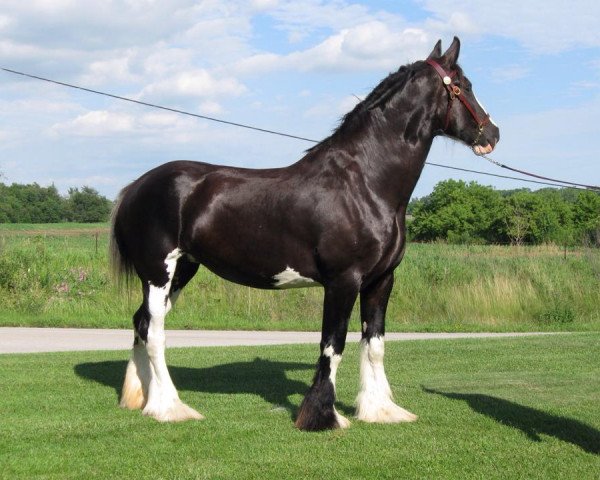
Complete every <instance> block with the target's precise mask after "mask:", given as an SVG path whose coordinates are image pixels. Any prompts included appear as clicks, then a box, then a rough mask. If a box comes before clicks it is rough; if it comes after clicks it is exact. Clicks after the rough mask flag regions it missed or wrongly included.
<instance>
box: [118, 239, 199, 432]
mask: <svg viewBox="0 0 600 480" xmlns="http://www.w3.org/2000/svg"><path fill="white" fill-rule="evenodd" d="M180 258H181V260H180ZM164 265H165V271H166V277H167V279H166V282H164V281H156V283H154V282H153V281H152V280H149V281H145V282H143V291H144V302H143V304H142V306H141V307H140V308H139V309H138V311H137V312H136V314H135V315H134V324H135V329H136V338H135V342H134V347H133V354H132V358H131V360H130V361H129V364H128V367H127V373H126V376H125V383H124V386H123V395H122V397H121V406H123V407H126V408H143V413H144V415H149V416H152V417H154V418H155V419H157V420H159V421H181V420H187V419H200V418H202V416H201V415H200V414H199V413H198V412H196V411H195V410H194V409H192V408H190V407H188V406H187V405H185V404H184V403H183V402H181V400H180V399H179V395H178V394H177V390H176V389H175V386H174V385H173V382H172V380H171V377H170V375H169V371H168V369H167V364H166V361H165V333H164V319H165V316H166V314H167V313H168V312H169V310H170V309H171V307H172V304H173V302H174V301H175V299H176V297H177V294H178V293H179V291H180V290H181V289H182V288H183V286H185V284H186V283H187V282H188V281H189V280H190V279H191V278H192V276H193V275H194V273H195V272H196V270H197V269H198V266H197V265H196V264H192V263H190V262H189V261H187V260H186V259H184V258H183V257H181V252H180V251H179V250H178V249H176V250H173V251H172V252H171V253H169V254H168V255H167V256H166V258H165V260H164Z"/></svg>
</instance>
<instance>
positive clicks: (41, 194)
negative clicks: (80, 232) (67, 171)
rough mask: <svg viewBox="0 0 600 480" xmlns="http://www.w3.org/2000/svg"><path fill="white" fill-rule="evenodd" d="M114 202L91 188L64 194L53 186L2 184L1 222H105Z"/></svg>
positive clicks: (0, 190) (0, 201) (0, 188)
mask: <svg viewBox="0 0 600 480" xmlns="http://www.w3.org/2000/svg"><path fill="white" fill-rule="evenodd" d="M112 204H113V202H111V201H110V200H108V199H107V198H106V197H103V196H102V195H100V194H99V193H98V191H96V190H95V189H93V188H91V187H83V188H81V189H79V188H70V189H69V192H68V194H67V195H66V196H62V195H60V194H59V192H58V190H57V189H56V187H55V186H54V185H51V186H49V187H42V186H40V185H38V184H37V183H33V184H29V185H22V184H17V183H13V184H12V185H5V184H3V183H0V223H58V222H82V223H91V222H106V221H108V218H109V216H110V211H111V208H112Z"/></svg>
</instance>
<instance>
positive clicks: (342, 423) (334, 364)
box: [323, 345, 350, 428]
mask: <svg viewBox="0 0 600 480" xmlns="http://www.w3.org/2000/svg"><path fill="white" fill-rule="evenodd" d="M323 355H325V356H326V357H329V369H330V373H329V380H330V381H331V383H332V384H333V391H334V392H335V378H336V375H337V370H338V367H339V366H340V362H341V361H342V356H341V355H336V354H335V353H333V347H332V346H331V345H329V346H327V347H326V348H325V350H323ZM333 412H334V413H335V418H336V420H337V423H338V425H339V427H340V428H348V427H349V426H350V420H348V419H347V418H346V417H344V416H343V415H342V414H340V413H339V412H338V411H337V410H336V409H335V406H334V407H333Z"/></svg>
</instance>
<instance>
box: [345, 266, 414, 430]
mask: <svg viewBox="0 0 600 480" xmlns="http://www.w3.org/2000/svg"><path fill="white" fill-rule="evenodd" d="M393 284H394V274H393V272H392V273H389V274H387V275H386V276H384V277H382V278H381V279H379V280H378V281H376V282H375V283H374V284H373V285H371V286H369V288H367V289H365V290H364V291H362V292H361V294H360V313H361V322H362V340H361V354H360V392H359V394H358V397H357V398H356V417H357V418H358V419H359V420H363V421H365V422H378V423H397V422H414V421H415V420H416V419H417V416H416V415H414V414H412V413H410V412H409V411H407V410H405V409H403V408H402V407H399V406H398V405H396V404H395V403H394V401H393V397H392V391H391V389H390V385H389V383H388V380H387V377H386V375H385V370H384V368H383V356H384V340H383V338H384V335H385V312H386V309H387V304H388V300H389V298H390V293H391V292H392V286H393Z"/></svg>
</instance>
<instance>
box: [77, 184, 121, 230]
mask: <svg viewBox="0 0 600 480" xmlns="http://www.w3.org/2000/svg"><path fill="white" fill-rule="evenodd" d="M111 207H112V202H111V201H110V200H108V199H107V198H105V197H103V196H102V195H100V194H99V193H98V191H97V190H95V189H93V188H91V187H83V188H82V189H81V190H79V189H78V188H70V189H69V196H68V199H67V211H68V218H69V220H70V221H72V222H84V223H90V222H105V221H107V220H108V217H109V215H110V210H111Z"/></svg>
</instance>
